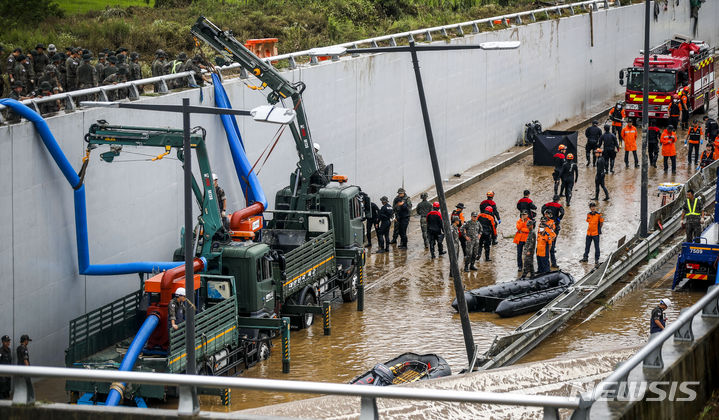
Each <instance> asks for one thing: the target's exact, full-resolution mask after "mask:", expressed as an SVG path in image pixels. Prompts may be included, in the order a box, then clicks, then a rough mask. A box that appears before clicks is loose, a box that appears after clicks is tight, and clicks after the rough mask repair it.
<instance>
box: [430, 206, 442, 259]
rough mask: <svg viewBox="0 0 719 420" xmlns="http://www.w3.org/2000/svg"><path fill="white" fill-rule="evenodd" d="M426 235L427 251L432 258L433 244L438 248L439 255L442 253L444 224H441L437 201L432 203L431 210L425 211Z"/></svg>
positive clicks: (433, 256)
mask: <svg viewBox="0 0 719 420" xmlns="http://www.w3.org/2000/svg"><path fill="white" fill-rule="evenodd" d="M427 237H428V238H429V252H430V254H431V255H432V258H435V255H434V245H435V244H437V246H438V248H439V255H444V254H445V252H444V247H443V245H442V240H443V239H444V226H443V225H442V214H440V212H439V202H437V201H435V202H434V203H432V211H430V212H429V213H427Z"/></svg>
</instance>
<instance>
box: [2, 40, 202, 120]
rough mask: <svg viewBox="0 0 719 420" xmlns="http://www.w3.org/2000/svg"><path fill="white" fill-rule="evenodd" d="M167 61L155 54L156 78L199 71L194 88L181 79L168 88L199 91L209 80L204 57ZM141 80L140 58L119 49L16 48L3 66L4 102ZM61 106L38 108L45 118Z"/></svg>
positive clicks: (111, 94)
mask: <svg viewBox="0 0 719 420" xmlns="http://www.w3.org/2000/svg"><path fill="white" fill-rule="evenodd" d="M3 51H4V48H3V47H2V46H0V54H1V53H2V52H3ZM167 57H168V56H167V54H165V52H164V51H162V50H157V52H156V53H155V60H154V61H153V63H152V75H153V76H162V75H166V74H173V73H179V72H183V71H188V70H194V71H195V72H196V74H195V76H194V81H195V83H191V82H189V81H188V80H187V78H178V79H175V80H173V81H172V82H171V83H168V86H167V87H168V88H170V89H173V88H181V87H188V86H189V87H197V86H201V85H202V84H203V83H204V81H205V80H206V79H205V76H203V75H202V74H201V71H202V69H204V68H206V64H205V62H204V61H203V59H202V57H201V56H200V55H195V56H194V57H192V58H188V57H187V54H185V53H184V52H183V53H179V54H178V55H177V58H176V59H175V60H168V59H167ZM6 77H7V79H6ZM143 77H147V76H146V75H143V71H142V64H141V62H140V54H139V53H137V52H134V51H133V52H128V50H127V48H122V47H121V48H118V49H117V50H114V51H113V50H110V49H108V48H105V49H103V50H102V51H100V52H99V53H98V54H97V56H95V55H94V54H93V52H92V51H90V50H87V49H83V48H78V47H67V48H65V52H62V51H58V49H57V48H56V47H55V45H54V44H50V45H48V46H47V48H45V45H44V44H37V45H36V46H35V49H33V50H30V51H25V52H23V50H22V48H15V49H13V50H12V52H10V54H9V55H8V56H7V58H6V59H5V60H2V61H0V97H9V98H12V99H16V100H24V99H29V98H37V97H45V96H50V95H53V94H57V93H61V92H70V91H75V90H81V89H88V88H93V87H97V86H107V85H113V84H118V83H123V82H127V81H133V80H140V79H142V78H143ZM6 84H7V88H6ZM154 89H155V92H159V91H161V90H162V88H161V84H160V83H157V84H155V86H154ZM128 94H129V91H128V89H117V90H110V91H108V92H107V95H108V99H109V100H111V101H112V100H117V99H124V98H126V97H127V96H128ZM85 99H86V100H92V99H94V97H91V96H90V95H88V97H87V98H85ZM63 105H64V104H63V103H62V102H61V101H59V100H58V101H50V102H41V103H40V104H39V107H40V112H41V113H42V114H48V113H52V112H57V111H59V110H60V109H61V108H62V107H63ZM11 119H12V118H11Z"/></svg>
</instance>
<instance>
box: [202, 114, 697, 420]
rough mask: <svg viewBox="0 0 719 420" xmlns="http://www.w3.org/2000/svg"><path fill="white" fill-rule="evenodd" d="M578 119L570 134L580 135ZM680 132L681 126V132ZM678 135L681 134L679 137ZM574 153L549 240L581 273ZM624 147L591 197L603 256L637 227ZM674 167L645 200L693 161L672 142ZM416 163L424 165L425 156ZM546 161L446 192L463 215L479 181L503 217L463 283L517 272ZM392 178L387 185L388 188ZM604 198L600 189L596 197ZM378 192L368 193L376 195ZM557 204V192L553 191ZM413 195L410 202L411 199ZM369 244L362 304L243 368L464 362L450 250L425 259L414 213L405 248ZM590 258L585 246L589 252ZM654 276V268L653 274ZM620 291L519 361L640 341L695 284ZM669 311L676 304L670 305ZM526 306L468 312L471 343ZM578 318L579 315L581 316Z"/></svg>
mask: <svg viewBox="0 0 719 420" xmlns="http://www.w3.org/2000/svg"><path fill="white" fill-rule="evenodd" d="M583 131H584V128H582V129H581V131H580V140H579V143H580V145H581V144H584V137H583ZM682 135H683V133H680V136H682ZM681 138H683V137H681ZM578 154H579V157H578V166H579V171H580V175H579V180H578V182H577V184H576V185H575V188H574V196H573V198H572V205H571V206H570V207H567V208H566V215H565V218H564V220H563V221H562V230H561V233H560V235H559V239H558V242H557V259H558V265H559V266H560V268H561V269H563V270H565V271H568V272H569V273H571V274H572V275H573V276H575V278H580V277H581V276H583V275H584V274H586V273H587V272H588V271H589V270H590V269H591V267H592V266H591V265H589V264H581V263H579V262H578V260H579V259H580V258H581V256H582V253H583V250H584V238H585V234H586V226H587V224H586V221H585V218H586V213H587V211H588V203H589V201H590V198H591V197H592V196H593V195H594V168H592V167H591V166H590V167H589V168H587V167H586V166H585V164H586V160H585V156H584V150H583V148H582V147H581V146H580V151H579V153H578ZM623 157H624V151H623V149H622V150H620V152H619V153H618V156H617V158H618V159H617V161H616V163H615V173H614V174H611V175H608V176H607V178H606V185H607V188H608V189H609V192H610V196H611V201H608V202H604V201H600V202H599V208H600V210H601V211H602V212H603V213H604V217H605V220H606V222H605V226H604V229H603V235H602V238H601V247H602V251H603V253H602V259H604V256H605V255H606V253H607V251H611V250H613V249H614V248H615V247H616V244H617V241H618V240H619V239H620V238H622V237H624V236H626V237H627V238H629V237H631V236H632V235H633V234H634V233H635V232H636V229H637V227H638V223H639V206H640V201H639V200H640V197H639V193H640V191H639V190H640V184H639V178H640V169H635V168H634V167H633V159H632V157H631V156H630V167H629V168H625V165H624V162H623ZM677 161H678V162H677V164H678V165H677V166H678V168H677V174H676V175H671V173H669V174H665V173H664V172H663V170H662V169H661V156H660V162H659V163H660V165H659V169H654V168H650V169H649V188H650V195H649V208H650V211H651V210H654V209H656V208H658V207H659V205H660V200H661V198H660V197H659V195H658V192H657V189H656V188H657V186H658V185H659V184H660V183H662V182H672V181H676V182H683V181H684V180H686V179H687V178H688V177H689V176H691V174H692V173H693V170H691V169H690V168H688V165H687V162H686V148H685V147H684V146H683V145H682V146H681V147H680V148H679V150H678V159H677ZM425 170H430V169H429V164H428V166H427V168H426V169H425ZM551 172H552V168H551V167H535V166H532V162H531V158H526V159H523V160H521V161H520V162H518V163H516V164H514V165H512V166H511V167H508V168H506V169H503V170H502V171H500V172H498V173H497V174H494V175H492V176H490V177H488V178H487V179H485V180H483V181H480V182H478V183H476V184H474V185H473V186H471V187H470V188H468V189H466V190H464V191H461V192H459V193H457V194H455V195H453V196H451V197H449V198H448V203H449V204H450V205H452V206H453V205H454V204H456V203H458V202H463V203H464V204H465V206H466V210H465V213H466V216H467V217H469V213H470V212H471V211H474V210H476V209H478V207H479V203H480V202H481V201H482V200H484V199H485V194H486V192H487V191H488V190H492V191H494V192H495V201H496V202H497V205H498V208H499V212H500V215H501V216H502V223H501V224H500V225H499V244H498V245H497V246H495V247H493V248H492V250H491V258H492V260H493V261H491V262H485V261H484V259H482V261H481V262H480V263H479V271H476V272H471V273H462V277H463V281H464V284H465V288H467V289H474V288H477V287H481V286H486V285H491V284H495V283H500V282H506V281H511V280H514V279H516V274H517V267H516V245H514V243H513V242H512V238H513V235H514V233H515V231H516V229H515V223H516V221H517V219H518V212H517V210H516V207H515V205H516V202H517V200H518V199H519V198H521V197H522V191H523V190H524V189H529V190H530V191H531V193H532V194H531V198H532V199H533V200H534V201H535V203H536V204H537V206H538V207H541V205H542V204H544V203H546V202H548V201H550V200H551V198H552V195H553V183H552V178H551ZM393 188H394V187H392V188H389V187H388V191H387V192H386V194H387V195H388V196H392V195H393V194H392V193H393V192H394V189H393ZM601 197H603V196H602V195H601V194H600V198H601ZM378 198H379V197H373V199H375V200H376V199H378ZM562 203H563V204H565V203H566V201H565V200H564V199H562ZM415 204H416V203H415ZM374 250H376V242H375V248H371V249H368V258H367V266H366V268H365V273H366V280H365V281H366V285H367V286H366V292H365V293H366V294H365V308H364V312H357V311H356V305H355V304H354V303H352V304H340V305H336V306H335V307H333V310H332V335H331V336H324V335H323V334H322V327H321V325H319V323H317V322H316V323H315V325H313V326H312V328H310V329H308V330H306V331H294V332H292V335H291V372H290V373H289V374H283V373H282V371H281V360H280V357H279V347H277V346H276V347H275V348H274V354H273V356H272V357H271V358H270V359H269V360H267V361H265V362H262V363H260V364H259V365H257V366H255V367H254V368H251V369H249V370H248V371H246V372H245V373H244V374H243V375H244V376H245V377H254V378H274V379H291V380H311V381H322V382H334V383H346V382H347V381H349V380H351V379H352V378H353V377H355V376H357V375H359V374H361V373H363V372H365V371H367V370H369V369H371V368H372V367H373V366H374V365H375V364H376V363H382V362H385V361H387V360H389V359H391V358H393V357H396V356H397V355H399V354H401V353H404V352H415V353H437V354H439V355H441V356H442V357H444V358H445V359H446V360H447V362H449V364H450V365H451V367H452V371H453V372H455V373H457V372H459V371H460V370H462V369H463V368H465V367H466V365H467V356H466V353H465V347H464V341H463V337H462V333H461V326H460V320H459V316H458V315H457V313H456V312H455V311H454V310H453V309H452V307H451V306H450V303H451V302H452V300H453V299H454V289H453V285H452V281H451V279H450V278H449V275H448V273H449V258H447V256H446V255H445V256H443V257H440V258H437V259H435V260H431V259H430V258H429V252H428V251H426V250H425V249H424V246H423V244H422V239H421V233H420V230H419V223H418V221H417V219H416V218H414V219H413V220H412V222H411V224H410V229H409V249H408V250H404V251H403V250H397V249H396V248H393V250H392V251H391V252H390V253H388V254H375V253H373V252H374ZM592 257H593V250H592V254H590V260H591V258H592ZM667 270H669V271H672V270H673V261H671V262H670V263H669V264H668V265H667V266H666V268H663V269H662V270H660V271H661V276H667ZM662 278H663V277H659V280H661V279H662ZM647 284H648V285H649V286H643V287H641V288H639V289H638V290H636V291H634V292H632V293H631V294H629V295H628V296H627V297H625V298H624V299H622V300H621V301H620V302H619V303H618V304H616V305H615V306H614V307H612V308H611V309H610V310H606V311H604V312H603V313H602V314H601V315H599V316H598V317H596V318H595V319H593V320H592V321H589V322H587V323H584V324H582V323H581V322H579V321H575V322H573V323H571V324H570V325H568V326H567V327H566V328H564V329H563V330H562V331H560V332H559V333H556V334H554V335H552V336H550V337H549V338H548V339H547V340H546V342H545V343H543V344H542V345H540V346H539V347H538V348H537V349H535V350H534V351H532V352H530V353H529V354H528V355H527V356H526V357H525V358H524V359H523V360H522V361H538V360H546V359H549V358H553V357H556V356H560V355H562V356H566V355H570V356H571V355H572V354H581V353H587V352H591V351H595V350H606V349H612V348H622V347H625V348H626V346H628V345H641V344H642V343H643V342H644V340H646V336H647V334H648V328H649V327H648V321H647V317H648V314H649V312H650V311H651V309H652V308H653V307H654V306H655V304H656V301H657V300H658V299H659V298H661V297H664V296H665V295H666V296H671V297H672V299H674V300H675V301H676V305H675V306H674V308H673V309H671V310H670V311H668V314H669V317H670V319H671V318H672V316H674V317H676V315H677V314H678V310H679V308H680V307H683V306H689V305H691V304H692V303H694V302H695V301H696V300H697V299H698V298H699V296H700V295H701V294H700V293H695V294H691V293H684V294H673V293H670V292H668V288H669V286H670V285H671V279H669V283H668V284H667V282H666V278H664V280H663V281H660V282H659V285H658V286H655V287H651V285H652V284H654V283H652V281H649V282H648V283H647ZM674 311H676V312H677V313H676V314H675V313H673V312H674ZM529 316H530V315H529V314H528V315H524V316H519V317H514V318H504V319H503V318H499V317H498V316H497V315H495V314H486V313H472V314H470V319H471V322H472V331H473V334H474V340H475V343H476V344H477V345H478V347H479V351H480V352H484V351H486V350H487V349H488V348H489V346H490V344H491V343H492V340H494V338H495V336H497V335H502V334H506V333H509V332H511V331H512V330H514V329H515V328H516V327H517V326H519V325H520V324H521V323H522V322H524V321H525V320H526V319H527V318H529ZM580 318H581V317H580ZM306 397H308V396H307V395H298V394H294V395H292V394H273V393H266V392H253V391H251V392H240V391H236V392H233V395H232V404H231V406H230V407H220V406H217V405H216V404H217V401H216V399H212V398H209V397H208V398H206V399H205V400H204V401H203V402H205V403H206V404H204V407H206V408H210V407H208V404H209V405H211V406H212V408H210V409H212V410H220V411H223V410H230V411H231V410H239V409H244V408H251V407H257V406H263V405H268V404H275V403H281V402H287V401H292V400H296V399H300V398H306Z"/></svg>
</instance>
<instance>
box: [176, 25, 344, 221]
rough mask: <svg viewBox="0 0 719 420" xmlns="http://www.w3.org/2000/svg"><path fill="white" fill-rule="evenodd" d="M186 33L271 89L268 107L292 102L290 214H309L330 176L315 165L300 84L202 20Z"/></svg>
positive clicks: (231, 37)
mask: <svg viewBox="0 0 719 420" xmlns="http://www.w3.org/2000/svg"><path fill="white" fill-rule="evenodd" d="M190 32H192V34H193V35H194V36H195V39H196V40H197V39H201V40H202V41H204V42H206V43H207V44H208V45H209V46H211V47H212V48H214V49H215V50H216V51H217V52H219V53H220V54H222V55H223V56H224V57H225V58H227V59H228V60H232V61H234V62H236V63H239V64H240V65H241V66H242V68H243V69H245V70H246V71H248V72H249V73H250V74H252V75H254V76H255V77H257V79H259V80H260V82H262V84H261V87H262V88H265V87H267V88H269V89H271V90H272V92H271V93H270V94H268V95H267V101H268V102H269V103H270V104H273V105H274V104H276V103H277V102H280V101H282V100H283V99H285V98H289V99H291V100H292V104H293V107H294V109H295V112H296V113H297V118H296V122H293V123H291V124H289V126H290V131H291V132H292V137H293V139H294V141H295V146H296V148H297V154H298V155H299V162H298V163H297V166H298V168H299V171H298V172H295V173H293V174H292V176H291V179H290V185H296V188H295V191H294V196H295V197H294V200H293V205H292V210H310V209H313V208H314V207H316V206H317V195H316V192H317V191H318V190H319V188H322V187H324V186H326V185H327V184H329V182H330V179H331V177H332V174H331V173H329V172H330V171H331V169H330V170H328V171H324V172H323V171H321V170H320V168H319V165H318V164H317V157H316V156H315V151H314V147H313V142H312V135H311V134H310V129H309V127H308V125H307V116H306V114H305V109H304V104H303V102H302V92H303V91H304V89H305V85H304V83H302V82H298V83H290V82H289V81H288V80H286V79H285V78H284V77H282V75H281V74H280V72H279V71H277V70H276V69H275V68H274V67H273V66H272V65H271V64H269V63H266V62H265V61H264V60H262V59H261V58H259V57H257V56H256V55H255V54H253V53H252V52H251V51H250V50H249V49H247V48H246V47H245V46H244V45H243V44H242V43H241V42H240V41H238V40H237V39H236V38H235V37H234V36H233V34H232V33H231V32H230V31H223V30H221V29H220V28H218V27H217V26H216V25H215V24H213V23H212V22H210V21H209V20H208V19H207V18H205V17H204V16H200V17H199V18H198V19H197V22H195V24H194V25H192V28H191V29H190ZM328 169H329V168H328ZM328 173H329V175H328ZM298 176H299V179H298Z"/></svg>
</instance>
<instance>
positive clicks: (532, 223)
mask: <svg viewBox="0 0 719 420" xmlns="http://www.w3.org/2000/svg"><path fill="white" fill-rule="evenodd" d="M535 223H536V222H535V221H534V220H533V219H529V220H527V227H534V224H535Z"/></svg>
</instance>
